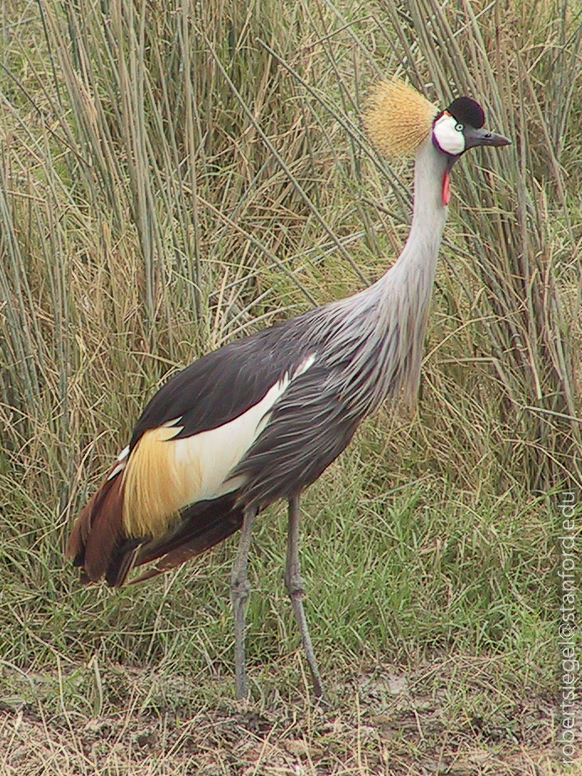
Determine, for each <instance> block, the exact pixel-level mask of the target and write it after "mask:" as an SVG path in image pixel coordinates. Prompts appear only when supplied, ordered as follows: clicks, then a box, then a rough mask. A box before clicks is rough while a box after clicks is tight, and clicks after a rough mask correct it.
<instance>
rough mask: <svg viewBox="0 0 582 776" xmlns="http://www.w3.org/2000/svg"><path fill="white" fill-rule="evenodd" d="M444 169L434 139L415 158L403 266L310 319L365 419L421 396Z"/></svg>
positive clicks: (442, 220) (327, 356)
mask: <svg viewBox="0 0 582 776" xmlns="http://www.w3.org/2000/svg"><path fill="white" fill-rule="evenodd" d="M446 168H447V157H446V156H445V155H444V154H442V153H441V152H440V151H438V150H437V149H436V148H434V147H433V144H432V140H431V139H430V138H429V139H428V140H427V141H426V142H425V143H424V144H423V145H422V146H421V148H420V150H419V151H418V153H417V155H416V167H415V173H414V214H413V218H412V227H411V229H410V234H409V235H408V239H407V241H406V244H405V245H404V248H403V249H402V253H401V254H400V256H399V258H398V260H397V261H396V262H395V263H394V265H393V266H392V267H391V268H390V269H389V270H388V272H386V274H385V275H384V276H383V277H381V278H380V279H379V280H377V281H376V283H374V284H373V285H371V286H369V287H368V288H367V289H365V290H364V291H360V293H358V294H355V295H354V296H351V297H347V298H345V299H342V300H338V301H337V302H332V303H331V304H330V305H326V306H324V307H321V308H318V309H317V310H315V311H314V312H313V314H312V315H310V316H309V318H307V319H306V320H309V321H310V325H309V340H311V341H313V340H318V341H320V340H321V339H323V340H324V341H326V342H327V343H328V345H327V349H325V350H324V351H323V355H324V357H325V359H326V360H327V363H328V367H330V368H331V367H333V366H335V365H343V366H342V370H343V371H342V375H343V377H342V380H343V382H344V389H343V390H344V392H345V395H346V396H348V397H349V400H350V405H351V406H352V409H351V412H352V413H353V415H354V416H355V417H358V416H359V417H362V416H364V415H366V414H367V413H368V412H370V411H372V410H373V409H374V408H375V407H377V406H378V405H379V404H380V403H381V402H382V401H383V400H384V399H385V398H386V397H388V396H393V397H395V398H396V397H397V396H400V395H403V397H404V399H405V400H406V401H408V402H409V403H412V402H413V401H414V399H415V397H416V393H417V389H418V382H419V377H420V363H421V360H422V351H423V340H424V330H425V327H426V318H427V312H428V303H429V301H430V296H431V291H432V286H433V282H434V276H435V269H436V260H437V254H438V249H439V245H440V242H441V237H442V234H443V229H444V226H445V221H446V217H447V208H446V207H445V206H444V205H443V202H442V187H443V176H444V174H445V171H446ZM329 332H332V334H331V336H330V337H329V339H328V333H329ZM334 374H335V373H334ZM336 388H337V386H336Z"/></svg>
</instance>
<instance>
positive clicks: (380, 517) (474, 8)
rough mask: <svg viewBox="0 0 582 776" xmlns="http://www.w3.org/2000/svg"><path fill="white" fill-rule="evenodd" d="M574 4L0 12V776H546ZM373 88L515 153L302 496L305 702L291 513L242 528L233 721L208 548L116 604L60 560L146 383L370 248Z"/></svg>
mask: <svg viewBox="0 0 582 776" xmlns="http://www.w3.org/2000/svg"><path fill="white" fill-rule="evenodd" d="M580 13H581V12H580V9H579V8H577V7H575V6H574V5H573V4H565V3H562V2H541V0H527V2H524V3H521V4H518V5H516V4H511V5H508V6H507V7H502V6H501V4H499V3H497V4H493V5H490V4H488V3H486V2H484V3H482V4H481V3H477V4H475V3H458V4H452V3H448V4H444V5H443V6H442V7H441V6H440V5H439V4H437V3H436V2H434V1H433V0H410V1H409V2H406V3H403V4H401V5H399V6H398V8H396V7H395V6H394V4H392V3H388V2H384V0H378V2H373V3H370V2H366V3H361V4H358V3H347V2H341V3H339V4H332V3H330V2H327V0H324V2H321V3H309V2H299V3H283V4H281V3H275V2H266V3H265V2H263V3H261V4H260V5H259V4H255V5H253V4H246V3H242V2H239V1H238V0H232V2H230V3H227V4H219V3H203V4H202V5H200V4H195V3H192V4H190V3H184V4H182V5H180V6H179V7H178V6H176V7H175V8H174V7H173V6H172V7H169V6H168V5H167V4H160V3H141V2H137V3H121V2H118V0H115V1H112V2H111V3H110V4H104V3H101V4H95V3H90V2H87V1H86V0H79V2H76V3H74V4H70V3H69V4H63V5H57V4H53V3H49V2H45V0H40V2H39V3H37V4H35V5H29V4H18V3H15V4H8V5H7V7H6V9H4V10H3V15H2V17H1V20H0V34H1V35H2V41H3V45H2V60H1V65H2V67H1V68H0V94H1V97H0V127H1V130H0V142H1V145H0V331H1V338H0V440H1V446H0V535H1V536H2V540H1V541H0V583H1V588H0V590H1V592H0V661H1V662H0V666H1V668H0V686H1V688H2V689H1V702H0V715H1V717H0V741H1V742H2V746H0V752H2V754H0V758H2V757H3V758H4V759H3V760H2V759H0V770H2V769H3V770H2V772H6V773H7V774H12V773H18V774H29V773H30V774H32V773H47V774H48V773H54V774H58V776H63V774H67V775H68V774H69V773H74V772H79V773H91V774H93V773H99V774H106V773H107V774H109V773H125V772H127V773H131V772H135V773H140V774H141V773H143V774H147V776H150V774H152V776H153V774H162V773H172V774H174V773H192V772H195V773H199V772H200V773H206V774H208V776H210V774H223V773H224V774H231V773H232V774H234V773H237V774H238V773H243V772H248V773H267V774H270V773H281V772H298V771H297V768H303V772H305V773H325V774H326V773H337V774H348V773H358V774H360V773H361V774H367V773H374V774H376V773H390V774H396V776H400V774H404V773H407V774H408V773H410V774H421V773H427V772H428V773H437V772H438V773H440V772H443V773H452V774H457V775H458V776H460V775H461V774H473V773H475V774H477V773H496V774H501V773H515V774H523V773H532V774H534V773H536V774H539V773H547V774H554V773H559V772H560V770H559V768H560V765H559V762H558V760H557V759H556V752H555V749H553V748H552V747H553V740H554V738H553V737H554V734H555V725H556V719H555V714H556V706H555V693H556V676H557V671H558V659H557V654H556V645H555V639H556V623H557V616H558V605H559V600H558V593H559V585H558V581H557V577H556V576H555V571H556V563H557V560H558V555H557V550H556V536H557V535H558V528H559V526H558V516H557V511H556V499H555V497H556V494H557V493H559V492H560V489H562V488H565V487H574V488H580V486H581V484H582V473H581V471H580V460H581V458H580V452H581V442H580V424H579V420H577V418H579V417H580V391H579V384H580V375H581V371H580V353H579V347H578V344H579V340H580V336H581V334H582V332H581V330H580V320H581V319H580V271H579V267H580V247H579V246H580V240H579V237H580V223H581V217H580V214H581V212H582V208H581V201H580V182H581V179H580V170H581V169H582V167H581V164H580V162H581V150H580V149H581V146H580V144H579V143H578V142H577V136H578V127H579V124H580V116H581V113H582V102H581V101H580V92H579V88H578V87H577V84H578V82H579V74H580V37H581V34H582V33H581V29H582V27H581V25H580V18H581V17H580ZM427 20H430V21H427ZM395 72H399V73H400V74H401V75H404V76H405V77H406V78H408V79H410V80H411V81H412V82H413V83H414V84H415V85H416V86H417V87H419V88H422V89H423V91H424V92H425V93H426V94H427V96H428V97H429V98H430V99H432V100H433V101H435V102H436V103H438V104H439V105H446V104H448V102H449V101H450V99H451V97H452V96H456V95H457V94H462V93H468V94H470V95H472V96H474V97H476V98H477V99H478V100H479V101H481V102H482V103H483V104H484V106H485V108H486V112H487V125H488V126H490V127H491V129H493V130H497V131H500V132H503V133H504V134H507V135H509V136H510V137H511V138H512V139H513V141H514V144H513V145H512V146H511V148H508V149H502V150H501V151H500V152H499V153H496V152H494V151H491V150H489V151H488V152H487V151H484V152H474V153H472V155H471V156H470V157H469V156H468V157H467V160H466V161H463V162H460V163H459V164H458V165H457V166H456V167H455V170H454V172H453V176H452V193H453V200H452V205H451V208H450V210H451V212H450V217H449V222H448V225H447V229H446V233H445V240H444V244H443V248H442V250H441V256H440V262H439V267H438V274H437V283H436V286H435V293H434V296H433V302H432V306H431V314H430V320H429V327H428V332H427V341H426V345H425V353H426V358H425V362H424V365H423V372H422V383H421V392H420V401H419V406H418V409H417V410H415V411H413V412H411V413H408V414H407V413H406V412H402V411H396V409H395V408H390V407H388V408H385V409H383V410H382V411H381V412H380V413H379V414H378V415H377V416H376V417H375V418H373V419H370V421H368V422H367V423H366V424H365V425H364V427H363V428H362V429H361V431H360V432H359V434H358V436H357V438H356V440H355V441H354V443H353V444H352V446H351V447H350V448H349V449H348V451H347V452H346V453H345V454H344V455H343V456H342V457H341V458H340V459H339V460H338V461H337V462H336V463H335V464H334V465H333V466H332V467H331V468H330V470H329V471H328V472H326V473H325V475H324V476H323V477H322V478H321V479H320V480H319V481H318V482H317V483H316V484H315V485H314V486H313V487H312V488H311V489H310V490H309V491H308V493H307V494H305V496H304V498H303V500H302V514H303V527H302V533H301V537H302V538H301V543H302V549H301V557H302V563H303V573H304V576H305V578H306V582H307V588H308V595H307V600H306V609H307V613H308V617H309V620H310V623H311V630H312V637H313V641H314V645H315V649H316V652H317V654H318V657H319V659H320V662H321V667H322V672H323V675H324V679H325V682H326V685H327V687H328V690H329V694H330V698H331V700H332V705H331V708H330V709H322V708H320V707H318V706H317V705H312V704H311V703H310V701H309V699H308V689H309V682H308V680H307V678H306V676H305V671H306V668H305V665H304V661H303V658H302V655H301V650H300V649H299V642H298V636H297V633H296V629H295V626H294V623H293V619H292V613H291V609H290V606H289V603H288V601H287V598H286V594H285V590H284V586H283V583H282V571H283V562H284V547H285V538H284V535H285V522H286V516H285V510H284V508H283V506H276V507H273V508H271V509H270V510H268V511H267V512H266V513H265V514H264V515H262V516H261V518H260V519H259V520H258V521H257V522H258V525H257V528H256V531H255V537H254V544H253V553H252V558H251V580H252V584H253V588H254V593H253V595H252V596H251V598H250V601H249V606H248V639H247V651H248V664H249V676H250V682H251V690H252V698H253V700H252V701H251V702H249V704H248V705H247V706H245V707H241V706H240V705H238V704H235V703H234V702H233V701H232V700H231V698H232V672H233V666H232V629H231V613H230V605H229V590H228V578H229V570H230V565H231V562H232V558H233V554H234V550H235V545H236V537H234V538H233V539H231V540H229V541H227V542H226V543H225V544H224V545H222V546H220V547H219V548H217V549H216V550H214V551H213V552H211V553H209V554H208V555H207V556H205V557H203V558H201V559H199V561H197V562H193V563H190V564H188V565H187V566H185V567H183V568H181V569H179V570H178V571H177V572H175V573H174V574H171V575H169V576H168V577H166V578H164V579H158V580H156V581H154V582H153V583H151V584H149V585H147V586H138V587H135V588H133V587H129V588H127V589H124V590H121V591H118V592H111V591H109V590H107V589H104V588H99V587H97V588H89V589H84V588H80V586H79V584H78V581H77V575H76V573H75V572H74V570H73V569H71V568H70V567H68V566H65V565H64V564H63V557H62V551H63V547H64V542H65V540H66V535H67V533H68V529H69V525H70V521H71V519H72V518H73V516H74V515H75V513H76V512H77V510H78V509H79V508H80V506H81V505H82V504H83V503H84V501H85V500H86V498H87V497H88V495H89V494H90V493H91V492H92V490H93V488H94V487H95V485H96V483H97V482H98V480H99V479H100V478H101V476H102V475H103V472H104V471H106V469H107V468H108V466H109V462H110V460H111V458H112V456H113V455H115V454H117V452H118V451H119V449H121V448H122V447H123V446H124V445H125V444H126V441H127V438H128V436H129V434H130V433H131V428H132V425H133V423H134V421H135V419H136V418H137V416H138V414H139V412H140V410H141V408H142V407H143V405H144V402H145V400H146V399H147V397H149V396H150V395H151V394H152V393H153V391H155V390H156V388H157V387H158V386H159V385H160V384H161V383H162V382H163V381H164V380H165V379H167V376H168V375H169V374H171V373H172V372H173V371H175V370H177V369H178V368H180V366H182V365H184V364H186V363H188V362H189V361H191V360H192V359H193V358H195V357H197V356H199V355H200V354H201V353H203V352H205V351H207V350H209V349H211V348H214V347H217V346H219V345H221V344H223V343H224V342H227V341H229V340H230V339H232V338H233V337H235V336H241V335H243V334H246V333H249V332H251V331H254V330H256V329H257V328H259V327H262V326H265V325H268V324H270V323H272V322H274V321H277V320H280V319H281V318H283V317H288V316H290V315H294V314H296V313H298V312H301V311H302V310H305V309H308V308H309V307H310V306H312V305H313V304H319V303H323V302H325V301H328V300H330V299H336V298H338V297H341V296H344V295H347V294H350V293H354V292H355V291H357V290H358V289H360V288H362V286H363V285H364V284H365V283H366V282H369V281H371V280H373V279H375V278H377V277H378V276H379V274H381V273H382V272H383V271H384V270H385V268H386V267H387V266H389V264H390V263H391V262H392V260H393V258H394V257H395V256H396V255H397V253H398V251H399V250H400V248H401V246H402V243H403V241H404V239H405V238H406V234H407V229H408V223H409V219H410V187H411V167H410V164H408V163H400V164H396V165H390V166H388V165H387V164H386V163H385V162H384V161H383V160H381V159H379V158H378V157H377V156H376V155H375V154H374V152H373V150H372V149H371V148H370V147H369V144H368V143H367V141H366V139H365V138H363V136H362V134H361V128H360V122H359V112H360V108H361V105H362V102H363V99H364V96H365V93H366V90H367V88H368V86H369V85H370V84H371V83H372V82H373V81H374V80H375V79H376V78H377V77H378V75H379V74H381V73H384V74H390V73H395ZM580 713H581V715H582V710H581V712H580ZM140 742H141V743H140ZM302 747H303V748H302ZM43 768H44V770H43ZM285 768H287V771H285ZM132 769H133V770H132ZM245 769H246V770H245ZM248 769H250V770H248ZM277 769H279V770H277ZM439 769H440V770H439ZM299 772H301V771H299Z"/></svg>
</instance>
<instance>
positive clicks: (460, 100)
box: [447, 97, 485, 129]
mask: <svg viewBox="0 0 582 776" xmlns="http://www.w3.org/2000/svg"><path fill="white" fill-rule="evenodd" d="M447 111H448V112H449V113H450V114H451V116H454V118H455V119H456V120H457V121H458V122H460V123H461V124H469V126H471V127H475V129H481V127H482V126H483V124H484V123H485V113H484V112H483V108H482V107H481V106H480V105H479V103H478V102H475V100H472V99H471V98H470V97H457V99H456V100H453V101H452V103H451V104H450V105H449V107H448V108H447Z"/></svg>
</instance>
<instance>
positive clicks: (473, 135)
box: [464, 126, 511, 149]
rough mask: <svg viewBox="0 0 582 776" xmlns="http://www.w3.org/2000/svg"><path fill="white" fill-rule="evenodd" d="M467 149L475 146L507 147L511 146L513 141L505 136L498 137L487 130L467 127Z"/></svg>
mask: <svg viewBox="0 0 582 776" xmlns="http://www.w3.org/2000/svg"><path fill="white" fill-rule="evenodd" d="M464 134H465V149H467V148H474V147H475V146H483V145H488V146H506V145H510V144H511V140H509V139H508V138H506V137H503V135H496V134H495V133H494V132H488V131H487V130H486V129H475V127H467V126H466V127H465V132H464Z"/></svg>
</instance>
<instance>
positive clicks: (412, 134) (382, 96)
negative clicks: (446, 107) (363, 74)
mask: <svg viewBox="0 0 582 776" xmlns="http://www.w3.org/2000/svg"><path fill="white" fill-rule="evenodd" d="M437 113H438V108H435V106H434V105H433V104H432V103H430V102H429V101H428V100H427V99H426V98H425V97H423V96H422V94H420V93H419V92H417V91H416V89H413V88H412V86H408V84H405V83H404V81H400V80H399V79H395V80H393V81H380V82H379V83H377V84H376V85H375V86H374V88H373V89H372V91H371V93H370V95H369V96H368V98H367V100H366V103H365V106H364V112H363V114H362V121H363V124H364V128H365V130H366V132H367V134H368V137H369V138H370V140H371V141H372V144H373V145H374V147H375V148H376V150H377V151H379V152H380V153H382V154H384V155H385V156H388V157H395V156H410V155H412V154H415V153H416V151H417V150H418V148H419V146H420V145H421V144H422V143H423V142H424V140H425V139H426V138H427V137H428V134H429V132H430V130H431V127H432V123H433V121H434V118H435V116H436V115H437Z"/></svg>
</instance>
